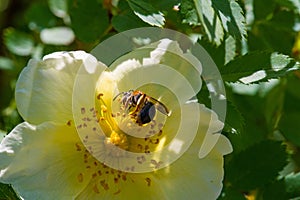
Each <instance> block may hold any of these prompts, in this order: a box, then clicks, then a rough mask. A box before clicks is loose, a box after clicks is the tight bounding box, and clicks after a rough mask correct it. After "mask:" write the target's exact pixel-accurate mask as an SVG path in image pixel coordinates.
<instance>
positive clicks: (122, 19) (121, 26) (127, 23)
mask: <svg viewBox="0 0 300 200" xmlns="http://www.w3.org/2000/svg"><path fill="white" fill-rule="evenodd" d="M112 26H113V27H114V28H115V29H116V30H117V31H118V32H122V31H126V30H130V29H134V28H139V27H147V26H149V24H147V23H145V22H144V21H142V20H141V19H140V18H138V17H137V16H136V15H135V14H134V13H133V12H132V11H131V10H125V11H123V12H122V13H120V14H119V15H115V16H113V18H112Z"/></svg>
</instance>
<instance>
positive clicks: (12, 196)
mask: <svg viewBox="0 0 300 200" xmlns="http://www.w3.org/2000/svg"><path fill="white" fill-rule="evenodd" d="M0 199H3V200H4V199H5V200H19V199H20V198H19V197H18V196H17V194H16V193H15V191H14V190H13V189H12V187H11V186H10V185H6V184H4V183H0Z"/></svg>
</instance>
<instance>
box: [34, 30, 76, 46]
mask: <svg viewBox="0 0 300 200" xmlns="http://www.w3.org/2000/svg"><path fill="white" fill-rule="evenodd" d="M40 37H41V40H42V42H43V43H45V44H52V45H69V44H71V43H72V42H73V41H74V39H75V35H74V32H73V31H72V29H70V28H69V27H54V28H49V29H43V30H42V32H41V34H40Z"/></svg>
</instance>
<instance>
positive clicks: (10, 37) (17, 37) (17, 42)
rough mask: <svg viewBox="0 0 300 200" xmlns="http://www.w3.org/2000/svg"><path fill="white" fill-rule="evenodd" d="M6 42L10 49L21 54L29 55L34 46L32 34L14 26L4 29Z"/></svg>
mask: <svg viewBox="0 0 300 200" xmlns="http://www.w3.org/2000/svg"><path fill="white" fill-rule="evenodd" d="M4 43H5V45H6V47H7V48H8V50H9V51H11V52H12V53H14V54H16V55H19V56H29V55H30V54H31V52H32V49H33V47H34V42H33V38H32V36H31V35H29V34H26V33H23V32H20V31H17V30H15V29H13V28H8V29H6V30H5V31H4Z"/></svg>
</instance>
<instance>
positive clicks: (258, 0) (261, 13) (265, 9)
mask: <svg viewBox="0 0 300 200" xmlns="http://www.w3.org/2000/svg"><path fill="white" fill-rule="evenodd" d="M275 7H276V3H275V0H264V1H262V0H253V10H254V16H255V20H259V19H265V18H267V17H268V16H269V15H271V14H272V13H273V11H274V9H275Z"/></svg>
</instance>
